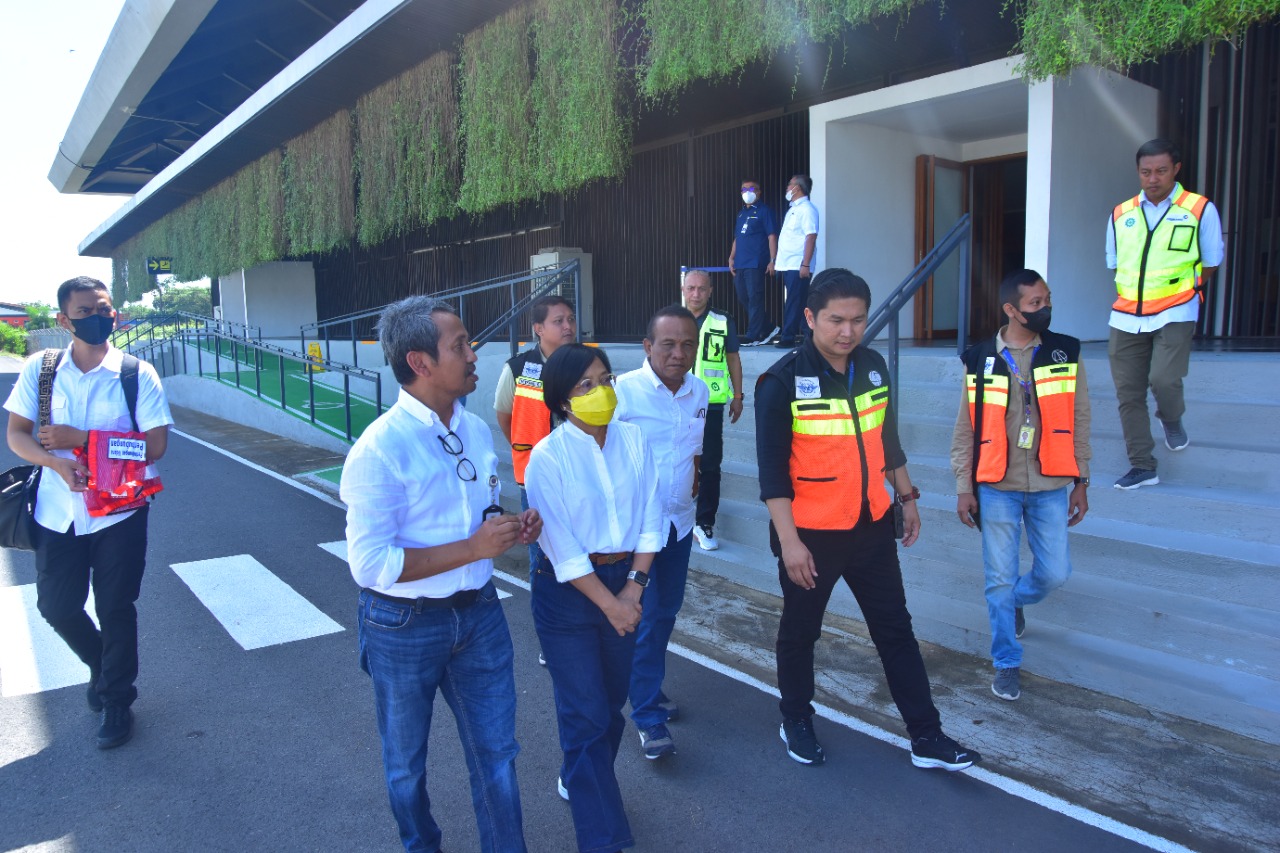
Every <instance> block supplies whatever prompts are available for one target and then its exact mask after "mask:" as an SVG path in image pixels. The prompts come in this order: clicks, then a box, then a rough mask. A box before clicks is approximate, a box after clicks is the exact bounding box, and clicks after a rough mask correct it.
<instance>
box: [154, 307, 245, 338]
mask: <svg viewBox="0 0 1280 853" xmlns="http://www.w3.org/2000/svg"><path fill="white" fill-rule="evenodd" d="M174 313H175V314H177V315H178V316H179V317H185V318H186V319H188V320H194V321H196V322H200V323H204V327H205V330H206V331H208V330H211V329H216V330H217V331H219V332H222V333H223V334H228V333H226V332H223V329H230V330H232V332H231V334H229V335H228V337H239V338H244V339H245V340H250V339H251V340H255V341H261V340H262V327H261V326H251V325H249V324H248V323H237V322H236V321H235V320H220V319H218V318H216V317H205V316H204V315H202V314H194V313H192V312H190V311H175V312H174ZM236 329H242V330H243V331H242V332H241V333H240V334H236V333H235V330H236Z"/></svg>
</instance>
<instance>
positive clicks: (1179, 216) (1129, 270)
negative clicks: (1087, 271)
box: [1111, 184, 1209, 317]
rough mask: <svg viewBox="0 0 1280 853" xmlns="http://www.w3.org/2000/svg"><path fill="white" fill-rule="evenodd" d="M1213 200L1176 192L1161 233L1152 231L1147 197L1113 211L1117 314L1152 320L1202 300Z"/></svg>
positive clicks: (1158, 227) (1159, 228)
mask: <svg viewBox="0 0 1280 853" xmlns="http://www.w3.org/2000/svg"><path fill="white" fill-rule="evenodd" d="M1208 203H1209V200H1208V199H1207V198H1205V197H1204V196H1202V195H1196V194H1195V193H1193V192H1190V191H1189V190H1184V189H1183V188H1182V185H1181V184H1177V185H1176V186H1175V187H1174V188H1173V199H1172V202H1171V203H1170V205H1169V207H1168V208H1167V209H1166V210H1165V212H1164V215H1163V216H1162V217H1161V218H1160V221H1159V222H1158V223H1156V227H1155V228H1149V227H1147V220H1146V214H1145V213H1144V212H1143V210H1142V197H1141V196H1134V197H1133V198H1131V199H1128V200H1127V201H1122V202H1121V203H1120V204H1117V205H1116V206H1115V209H1114V210H1112V211H1111V230H1112V232H1113V234H1114V235H1115V243H1116V301H1115V303H1114V304H1113V305H1112V306H1111V307H1112V308H1113V309H1115V310H1116V311H1120V312H1122V313H1125V314H1133V315H1135V316H1138V317H1150V316H1152V315H1153V314H1159V313H1160V312H1161V311H1167V310H1169V309H1170V308H1173V307H1175V306H1178V305H1182V304H1184V303H1187V302H1190V301H1191V300H1192V299H1195V298H1196V294H1197V293H1199V294H1200V297H1201V299H1203V298H1204V294H1203V292H1202V291H1201V287H1200V285H1201V281H1200V278H1201V276H1200V274H1201V269H1202V267H1201V263H1200V216H1201V214H1202V213H1203V212H1204V207H1205V205H1206V204H1208Z"/></svg>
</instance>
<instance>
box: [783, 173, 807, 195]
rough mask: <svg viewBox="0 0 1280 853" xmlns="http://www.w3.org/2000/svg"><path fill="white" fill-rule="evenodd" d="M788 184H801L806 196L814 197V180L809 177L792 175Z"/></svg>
mask: <svg viewBox="0 0 1280 853" xmlns="http://www.w3.org/2000/svg"><path fill="white" fill-rule="evenodd" d="M787 183H788V184H799V185H800V189H802V190H804V194H805V195H813V178H810V177H809V176H808V175H792V176H791V180H789V181H787Z"/></svg>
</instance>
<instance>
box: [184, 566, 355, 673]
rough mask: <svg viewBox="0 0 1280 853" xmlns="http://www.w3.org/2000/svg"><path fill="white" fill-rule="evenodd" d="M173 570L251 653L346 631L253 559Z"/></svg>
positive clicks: (228, 631) (233, 636)
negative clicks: (266, 647)
mask: <svg viewBox="0 0 1280 853" xmlns="http://www.w3.org/2000/svg"><path fill="white" fill-rule="evenodd" d="M173 571H174V572H175V573H176V574H177V575H178V577H180V578H182V580H183V582H185V583H186V585H187V586H188V587H190V588H191V591H192V592H193V593H195V596H196V598H198V599H200V603H201V604H203V605H204V606H205V607H206V608H208V610H209V612H210V613H212V614H213V617H214V618H215V619H217V620H218V621H219V622H220V623H222V627H223V628H225V629H226V630H227V633H228V634H230V635H231V638H232V639H233V640H235V641H236V642H237V643H239V644H240V646H241V648H243V649H245V650H246V651H251V650H253V649H261V648H263V647H265V646H274V645H279V644H280V643H289V642H293V641H295V640H307V639H310V638H312V637H320V636H323V635H325V634H336V633H338V632H340V631H342V630H343V629H342V626H341V625H339V624H338V623H337V622H335V621H333V620H332V619H330V618H329V617H328V616H326V615H325V614H324V613H323V612H321V611H320V609H319V608H317V607H316V606H315V605H314V604H312V603H311V602H310V601H307V600H306V599H305V598H303V597H302V596H301V595H299V594H298V593H297V592H296V591H295V590H294V589H293V587H291V586H289V585H288V584H287V583H285V582H284V581H282V580H280V578H278V577H276V576H275V575H274V574H272V573H271V571H270V570H268V569H267V567H266V566H264V565H262V563H259V562H258V561H257V560H256V559H254V558H253V557H251V556H249V555H248V554H237V555H234V556H231V557H217V558H215V559H212V560H198V561H196V562H193V563H174V564H173Z"/></svg>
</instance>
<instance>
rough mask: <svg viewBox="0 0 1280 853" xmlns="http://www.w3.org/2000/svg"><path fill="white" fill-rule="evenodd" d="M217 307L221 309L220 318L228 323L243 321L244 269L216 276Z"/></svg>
mask: <svg viewBox="0 0 1280 853" xmlns="http://www.w3.org/2000/svg"><path fill="white" fill-rule="evenodd" d="M218 307H219V308H221V309H222V317H221V319H223V320H225V321H227V322H228V323H243V322H244V318H245V304H244V270H236V271H235V272H233V273H231V274H230V275H224V276H220V277H219V278H218Z"/></svg>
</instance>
